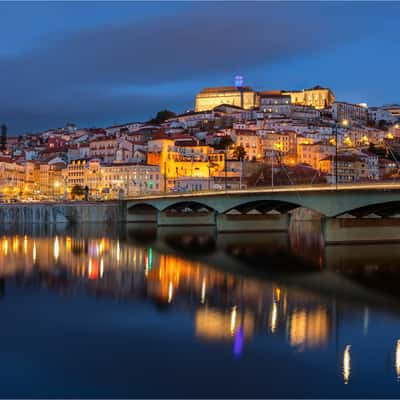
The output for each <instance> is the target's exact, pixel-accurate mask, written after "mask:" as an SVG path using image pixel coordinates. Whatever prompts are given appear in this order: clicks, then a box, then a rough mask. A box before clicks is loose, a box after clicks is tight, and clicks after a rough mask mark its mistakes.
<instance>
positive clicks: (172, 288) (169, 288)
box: [168, 282, 174, 303]
mask: <svg viewBox="0 0 400 400" xmlns="http://www.w3.org/2000/svg"><path fill="white" fill-rule="evenodd" d="M173 295H174V286H173V284H172V282H170V283H169V285H168V303H171V302H172V297H173Z"/></svg>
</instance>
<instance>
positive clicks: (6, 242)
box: [3, 239, 8, 256]
mask: <svg viewBox="0 0 400 400" xmlns="http://www.w3.org/2000/svg"><path fill="white" fill-rule="evenodd" d="M3 252H4V255H5V256H6V255H7V254H8V240H7V239H4V241H3Z"/></svg>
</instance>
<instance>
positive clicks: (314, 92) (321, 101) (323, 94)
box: [282, 86, 335, 109]
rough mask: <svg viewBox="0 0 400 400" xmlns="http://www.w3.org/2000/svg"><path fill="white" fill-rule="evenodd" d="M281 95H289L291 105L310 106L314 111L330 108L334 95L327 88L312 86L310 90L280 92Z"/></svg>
mask: <svg viewBox="0 0 400 400" xmlns="http://www.w3.org/2000/svg"><path fill="white" fill-rule="evenodd" d="M282 94H283V95H289V96H290V98H291V101H292V104H298V105H301V106H310V107H314V108H316V109H323V108H328V107H331V106H332V104H333V102H334V101H335V95H334V94H333V92H332V91H331V90H330V89H329V88H323V87H321V86H314V87H313V88H311V89H303V90H293V91H282Z"/></svg>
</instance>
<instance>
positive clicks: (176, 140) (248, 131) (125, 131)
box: [0, 76, 400, 201]
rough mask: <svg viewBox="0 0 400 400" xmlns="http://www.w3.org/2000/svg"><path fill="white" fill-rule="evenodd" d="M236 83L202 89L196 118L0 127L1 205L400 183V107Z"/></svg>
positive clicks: (321, 91) (320, 90)
mask: <svg viewBox="0 0 400 400" xmlns="http://www.w3.org/2000/svg"><path fill="white" fill-rule="evenodd" d="M234 83H235V84H234V86H224V87H212V88H205V89H203V90H201V92H199V93H198V94H197V95H196V97H195V109H194V110H189V111H186V112H184V113H182V114H175V113H174V112H172V111H169V110H168V109H166V110H162V111H159V112H158V113H157V114H156V115H155V116H154V118H153V119H151V120H150V121H147V122H130V123H125V124H121V125H115V126H108V127H96V128H81V127H77V126H75V125H74V124H72V123H69V124H67V125H66V126H65V127H64V128H57V129H49V130H46V131H44V132H39V133H35V134H24V135H20V136H18V137H13V136H11V135H7V126H6V125H5V124H3V125H2V127H1V137H0V150H1V156H0V195H1V198H2V199H3V200H9V201H12V200H14V201H15V200H26V201H33V200H49V199H53V200H56V199H57V200H61V199H63V200H67V199H82V198H86V199H93V200H104V199H120V198H126V197H130V196H135V195H138V194H145V193H156V192H171V191H173V192H187V191H198V190H225V189H242V188H249V187H257V186H268V185H291V184H319V183H325V184H334V183H335V182H336V183H352V182H370V181H380V180H393V179H396V178H398V177H399V161H398V160H399V159H400V105H398V104H394V105H384V106H381V107H368V106H367V105H366V104H351V103H348V102H345V101H339V100H337V99H336V98H335V94H334V92H333V91H332V90H331V89H329V88H324V87H321V86H315V87H312V88H310V89H303V90H290V91H288V90H267V91H255V90H253V89H252V88H251V87H250V86H245V85H244V83H243V78H242V77H241V76H236V77H235V80H234ZM4 122H6V121H4Z"/></svg>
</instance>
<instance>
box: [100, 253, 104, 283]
mask: <svg viewBox="0 0 400 400" xmlns="http://www.w3.org/2000/svg"><path fill="white" fill-rule="evenodd" d="M103 275H104V259H103V257H101V259H100V278H102V277H103Z"/></svg>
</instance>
